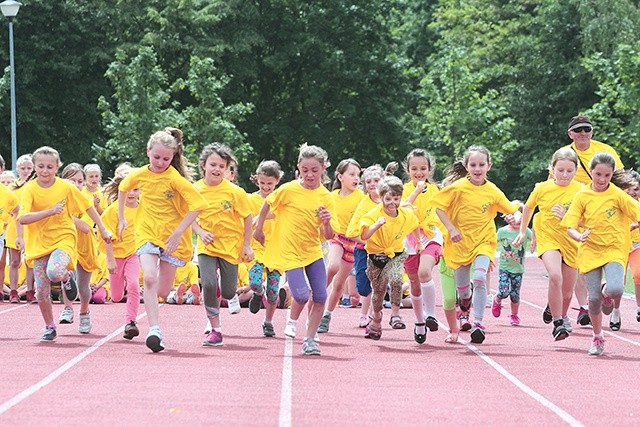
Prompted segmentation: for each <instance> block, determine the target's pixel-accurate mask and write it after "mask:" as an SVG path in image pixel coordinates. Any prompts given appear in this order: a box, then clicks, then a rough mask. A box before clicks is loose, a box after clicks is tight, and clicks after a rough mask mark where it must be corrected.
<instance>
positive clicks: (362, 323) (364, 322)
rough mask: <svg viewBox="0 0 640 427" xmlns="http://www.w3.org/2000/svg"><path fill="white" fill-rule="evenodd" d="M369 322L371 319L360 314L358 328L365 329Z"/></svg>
mask: <svg viewBox="0 0 640 427" xmlns="http://www.w3.org/2000/svg"><path fill="white" fill-rule="evenodd" d="M370 322H371V318H370V317H369V316H367V315H366V314H361V315H360V320H359V321H358V327H360V328H366V327H367V325H368V324H369V323H370Z"/></svg>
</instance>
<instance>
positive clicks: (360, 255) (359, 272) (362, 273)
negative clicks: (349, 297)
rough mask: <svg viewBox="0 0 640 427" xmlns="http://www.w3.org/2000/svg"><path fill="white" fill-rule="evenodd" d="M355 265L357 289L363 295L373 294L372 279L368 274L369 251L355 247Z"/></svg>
mask: <svg viewBox="0 0 640 427" xmlns="http://www.w3.org/2000/svg"><path fill="white" fill-rule="evenodd" d="M353 259H354V263H353V266H354V268H355V270H356V289H357V290H358V293H359V294H360V295H362V296H363V297H367V296H369V295H371V281H370V280H369V276H367V251H365V250H364V249H359V248H355V249H354V250H353Z"/></svg>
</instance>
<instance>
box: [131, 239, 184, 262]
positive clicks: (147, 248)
mask: <svg viewBox="0 0 640 427" xmlns="http://www.w3.org/2000/svg"><path fill="white" fill-rule="evenodd" d="M143 254H153V255H158V257H159V258H160V261H164V262H167V263H169V264H171V265H175V266H176V267H184V266H185V265H186V264H187V263H186V261H182V260H181V259H178V258H176V257H174V256H171V255H165V254H164V249H162V248H161V247H160V246H156V245H154V244H153V243H151V242H147V243H145V244H144V245H142V246H140V247H139V248H138V250H137V251H136V255H138V256H140V255H143Z"/></svg>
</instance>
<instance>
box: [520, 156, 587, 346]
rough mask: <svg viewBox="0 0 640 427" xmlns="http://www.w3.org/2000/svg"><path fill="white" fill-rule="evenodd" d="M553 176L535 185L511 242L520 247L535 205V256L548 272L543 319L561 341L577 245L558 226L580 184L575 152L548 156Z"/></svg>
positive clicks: (566, 332) (567, 329)
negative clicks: (551, 323) (547, 287)
mask: <svg viewBox="0 0 640 427" xmlns="http://www.w3.org/2000/svg"><path fill="white" fill-rule="evenodd" d="M550 166H551V170H552V175H553V179H549V180H547V181H543V182H540V183H538V184H536V186H535V188H534V189H533V192H532V193H531V194H530V195H529V199H528V200H527V202H526V203H525V206H524V212H523V215H522V222H521V223H520V233H519V235H518V236H517V237H516V238H515V239H514V241H513V245H514V246H516V247H518V246H521V245H522V244H523V243H524V242H525V239H526V235H525V233H526V231H527V227H528V225H529V221H531V217H532V215H533V212H534V210H535V209H536V206H537V207H538V209H539V211H540V212H539V213H538V215H536V217H535V219H534V221H533V231H534V233H535V235H536V240H537V250H538V256H539V257H540V259H542V263H543V264H544V267H545V269H546V270H547V274H548V275H549V290H548V304H547V308H546V309H545V313H550V314H544V315H543V320H544V322H545V323H550V322H553V330H552V334H553V339H554V340H556V341H559V340H563V339H565V338H567V337H568V336H569V333H570V332H571V323H570V321H569V317H568V316H567V311H568V310H569V305H570V303H571V297H572V296H573V287H574V284H575V282H576V275H577V270H576V269H577V267H578V264H577V256H578V244H577V242H576V241H575V240H573V239H571V238H570V237H569V235H568V234H566V233H565V230H566V227H562V226H561V225H560V221H562V218H563V217H564V215H565V213H566V211H567V209H569V206H570V205H571V201H572V200H573V198H574V196H575V195H576V193H577V192H578V191H580V190H582V188H583V187H584V186H583V185H582V184H580V183H579V182H577V181H575V180H574V179H573V178H574V176H575V174H576V170H577V168H578V156H577V155H576V153H575V151H573V150H571V149H568V148H561V149H559V150H557V151H556V152H555V153H553V156H552V157H551V165H550Z"/></svg>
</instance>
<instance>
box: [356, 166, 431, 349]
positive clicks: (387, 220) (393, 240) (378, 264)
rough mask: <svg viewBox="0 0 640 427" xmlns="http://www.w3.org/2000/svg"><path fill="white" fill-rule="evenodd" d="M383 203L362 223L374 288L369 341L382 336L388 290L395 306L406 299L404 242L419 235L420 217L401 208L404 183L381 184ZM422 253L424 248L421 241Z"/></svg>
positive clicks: (393, 179)
mask: <svg viewBox="0 0 640 427" xmlns="http://www.w3.org/2000/svg"><path fill="white" fill-rule="evenodd" d="M378 193H379V194H380V200H381V201H382V204H381V205H379V206H376V207H375V208H373V209H372V210H371V211H369V212H368V213H367V214H365V215H364V216H363V217H362V219H361V220H360V223H359V228H360V238H361V239H362V240H364V241H366V244H365V250H366V251H367V254H368V256H369V260H368V262H367V276H368V277H369V280H370V281H371V286H372V288H373V297H372V300H371V303H372V306H373V307H372V308H373V318H372V320H371V323H369V325H368V326H367V329H366V334H365V338H371V339H373V340H379V339H380V337H381V336H382V307H383V306H382V304H383V301H384V295H385V293H386V291H387V284H389V286H390V287H391V290H390V292H389V295H390V299H391V305H392V306H395V307H398V308H399V307H400V303H401V299H402V270H403V262H404V260H405V259H406V255H405V253H404V248H403V245H402V242H403V240H404V236H406V235H407V234H409V233H414V235H415V236H416V238H417V235H418V231H417V228H418V218H416V216H415V215H414V213H413V211H412V210H411V209H408V208H401V207H400V201H401V198H402V181H400V179H398V178H396V177H393V176H392V177H386V178H384V179H383V180H382V181H380V184H379V185H378ZM417 245H418V253H419V252H420V250H421V249H422V248H421V247H420V243H419V240H418V244H417Z"/></svg>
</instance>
